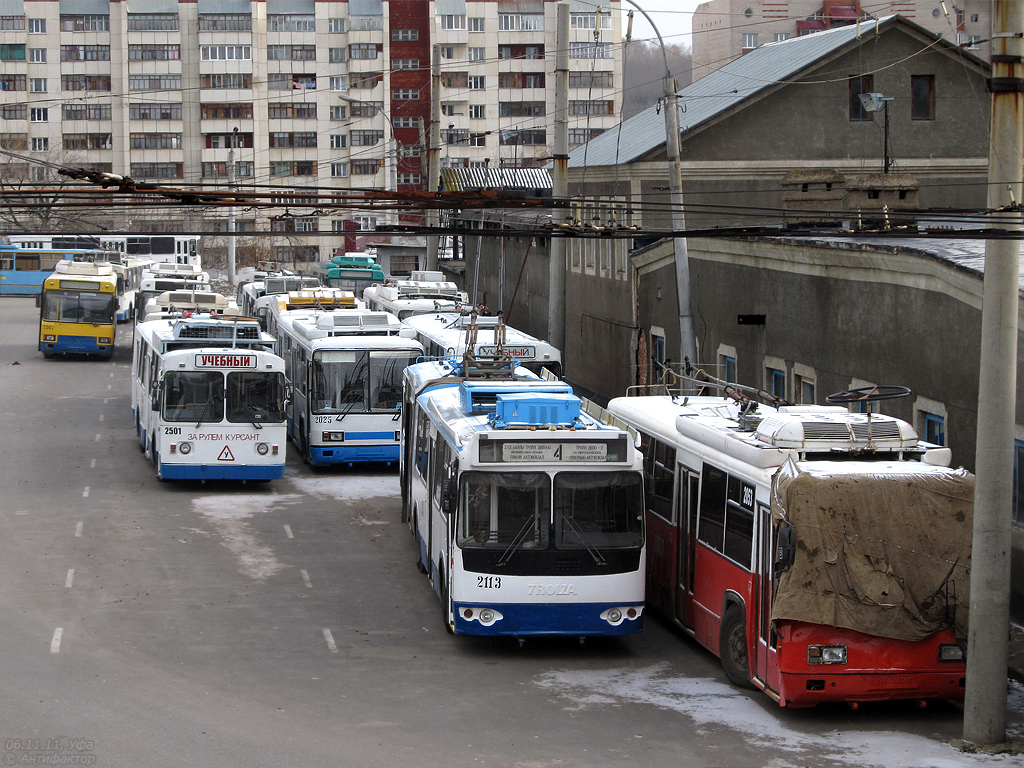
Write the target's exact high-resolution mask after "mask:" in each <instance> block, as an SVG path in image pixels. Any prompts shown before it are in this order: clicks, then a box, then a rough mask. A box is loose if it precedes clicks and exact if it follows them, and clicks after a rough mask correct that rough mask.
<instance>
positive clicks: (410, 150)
mask: <svg viewBox="0 0 1024 768" xmlns="http://www.w3.org/2000/svg"><path fill="white" fill-rule="evenodd" d="M397 154H398V157H419V156H420V145H419V144H399V145H398V153H397Z"/></svg>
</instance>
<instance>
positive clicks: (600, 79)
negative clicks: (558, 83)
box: [569, 72, 614, 88]
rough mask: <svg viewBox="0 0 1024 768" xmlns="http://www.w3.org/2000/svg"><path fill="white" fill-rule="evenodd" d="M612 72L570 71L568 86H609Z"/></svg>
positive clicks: (610, 85) (611, 82)
mask: <svg viewBox="0 0 1024 768" xmlns="http://www.w3.org/2000/svg"><path fill="white" fill-rule="evenodd" d="M612 77H613V73H612V72H570V73H569V87H570V88H611V87H612V85H613V84H614V83H613V80H612Z"/></svg>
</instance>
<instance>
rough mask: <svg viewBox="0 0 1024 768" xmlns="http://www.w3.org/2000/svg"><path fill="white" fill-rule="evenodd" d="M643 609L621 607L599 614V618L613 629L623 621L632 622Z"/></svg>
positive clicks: (638, 607)
mask: <svg viewBox="0 0 1024 768" xmlns="http://www.w3.org/2000/svg"><path fill="white" fill-rule="evenodd" d="M642 611H643V609H642V607H640V606H621V607H618V608H609V609H608V610H606V611H603V612H602V613H601V618H602V619H604V620H605V621H607V622H608V623H609V624H611V625H612V626H613V627H617V626H619V624H621V623H622V622H623V621H625V620H626V619H629V620H630V621H632V620H633V619H636V618H637V617H638V616H639V615H640V614H641V613H642Z"/></svg>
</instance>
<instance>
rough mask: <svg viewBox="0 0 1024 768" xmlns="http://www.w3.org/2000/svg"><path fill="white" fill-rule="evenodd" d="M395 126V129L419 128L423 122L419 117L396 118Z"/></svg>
mask: <svg viewBox="0 0 1024 768" xmlns="http://www.w3.org/2000/svg"><path fill="white" fill-rule="evenodd" d="M394 124H395V128H419V127H420V126H422V125H423V121H422V120H421V119H420V118H419V117H396V118H394Z"/></svg>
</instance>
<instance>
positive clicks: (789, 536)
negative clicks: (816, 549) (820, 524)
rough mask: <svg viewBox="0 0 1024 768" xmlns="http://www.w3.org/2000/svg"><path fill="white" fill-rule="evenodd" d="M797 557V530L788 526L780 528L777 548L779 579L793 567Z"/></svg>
mask: <svg viewBox="0 0 1024 768" xmlns="http://www.w3.org/2000/svg"><path fill="white" fill-rule="evenodd" d="M795 557H796V528H794V527H793V526H791V525H786V526H783V527H780V528H779V539H778V543H777V544H776V546H775V576H776V578H778V577H779V576H780V575H781V574H783V573H785V572H786V571H788V570H789V569H790V567H791V566H792V565H793V560H794V558H795Z"/></svg>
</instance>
